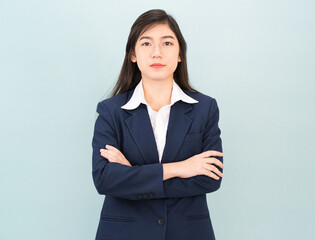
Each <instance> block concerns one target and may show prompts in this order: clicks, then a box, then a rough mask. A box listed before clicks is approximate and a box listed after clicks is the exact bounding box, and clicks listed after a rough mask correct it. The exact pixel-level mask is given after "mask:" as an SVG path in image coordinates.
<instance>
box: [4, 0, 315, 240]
mask: <svg viewBox="0 0 315 240" xmlns="http://www.w3.org/2000/svg"><path fill="white" fill-rule="evenodd" d="M314 6H315V4H314V1H312V0H309V1H306V0H304V1H302V0H300V1H298V0H296V1H293V0H286V1H284V0H282V1H281V0H272V1H271V0H265V1H262V0H256V1H253V0H241V1H232V0H226V1H205V0H204V1H179V0H178V1H161V0H160V1H100V0H89V1H87V0H76V1H73V0H71V1H70V0H62V1H61V0H46V1H43V0H11V1H9V0H2V1H1V2H0V35H1V37H0V78H1V82H0V106H1V120H0V121H1V125H0V131H1V132H0V160H1V166H0V184H1V186H0V187H1V197H0V201H1V205H0V239H1V240H2V239H3V240H20V239H24V240H43V239H45V240H56V239H57V240H72V239H73V240H74V239H76V240H78V239H82V240H87V239H94V237H95V232H96V229H97V224H98V218H99V214H100V210H101V205H102V201H103V196H100V195H98V194H97V192H96V190H95V188H94V185H93V181H92V175H91V156H92V147H91V140H92V134H93V127H94V121H95V117H96V105H97V102H98V101H100V100H101V99H102V98H104V96H105V95H106V94H107V93H108V92H109V91H110V90H111V89H112V87H113V86H114V83H115V81H116V80H117V77H118V74H119V71H120V68H121V65H122V62H123V58H124V51H125V44H126V41H127V37H128V34H129V30H130V27H131V25H132V23H133V22H134V21H135V20H136V18H137V17H138V16H139V15H140V14H141V13H143V12H145V11H147V10H149V9H153V8H162V9H164V10H166V11H167V12H168V13H169V14H171V15H172V16H173V17H174V18H175V19H176V20H177V22H178V24H179V26H180V28H181V30H182V33H183V35H184V37H185V38H186V41H187V44H188V53H187V55H188V66H189V75H190V81H191V83H192V85H193V87H195V88H197V89H198V90H200V91H201V92H203V93H205V94H207V95H210V96H212V97H214V98H216V99H217V101H218V105H219V108H220V124H219V126H220V128H221V131H222V140H223V150H224V154H225V158H224V161H225V166H226V168H225V170H224V174H225V176H224V178H223V182H222V188H221V189H220V190H219V191H217V192H214V193H211V194H208V195H207V197H208V204H209V209H210V215H211V218H212V222H213V226H214V230H215V234H216V237H217V239H218V240H232V239H233V240H236V239H241V240H266V239H274V240H282V239H285V240H293V239H294V240H296V239H298V240H300V239H303V240H311V239H315V234H314V233H313V231H314V225H315V217H314V216H315V211H314V202H315V194H314V188H315V187H314V185H315V178H314V166H315V163H314V162H315V159H314V154H312V152H313V151H314V140H315V131H314V122H315V114H314V106H315V84H314V80H315V79H314V76H315V74H314V73H315V72H314V66H315V64H314V63H315V61H314V54H315V52H314V50H315V48H314V42H315V39H314V36H315V35H314V29H315V26H314V25H315V21H314V20H315V19H314Z"/></svg>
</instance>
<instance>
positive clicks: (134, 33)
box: [110, 9, 198, 97]
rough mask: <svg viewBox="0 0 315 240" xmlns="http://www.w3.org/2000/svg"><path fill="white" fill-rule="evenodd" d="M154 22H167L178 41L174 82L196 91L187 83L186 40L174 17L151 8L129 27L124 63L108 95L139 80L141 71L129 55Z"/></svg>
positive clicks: (128, 88) (114, 93)
mask: <svg viewBox="0 0 315 240" xmlns="http://www.w3.org/2000/svg"><path fill="white" fill-rule="evenodd" d="M156 24H168V26H169V27H170V29H171V30H172V31H173V32H174V33H175V35H176V37H177V39H178V42H179V56H180V58H181V62H178V65H177V68H176V70H175V72H174V75H173V78H174V80H175V82H176V83H177V84H178V85H179V86H180V87H181V88H182V89H185V90H191V91H194V92H198V91H197V90H195V89H194V88H192V87H191V86H190V84H189V79H188V70H187V61H186V50H187V46H186V41H185V39H184V37H183V35H182V33H181V31H180V29H179V26H178V24H177V23H176V21H175V19H174V18H173V17H172V16H171V15H169V14H167V13H166V12H165V11H164V10H161V9H152V10H149V11H147V12H145V13H143V14H141V15H140V16H139V17H138V18H137V19H136V21H135V22H134V24H133V25H132V27H131V30H130V33H129V36H128V41H127V44H126V55H125V59H124V63H123V65H122V68H121V70H120V74H119V77H118V80H117V82H116V85H115V86H114V89H113V90H112V92H111V93H110V96H111V97H112V96H115V95H117V94H120V93H124V92H127V91H129V90H131V89H133V88H135V87H136V85H137V84H138V83H139V82H140V80H141V72H140V70H139V68H138V66H137V63H134V62H132V61H131V55H132V54H133V53H134V51H135V45H136V42H137V40H138V37H139V36H140V35H141V34H142V33H144V32H145V31H146V30H148V29H149V28H150V27H151V26H154V25H156Z"/></svg>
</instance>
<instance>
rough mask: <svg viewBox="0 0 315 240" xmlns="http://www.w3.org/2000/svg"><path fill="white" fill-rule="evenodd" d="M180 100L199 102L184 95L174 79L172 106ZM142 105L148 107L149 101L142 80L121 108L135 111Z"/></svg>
mask: <svg viewBox="0 0 315 240" xmlns="http://www.w3.org/2000/svg"><path fill="white" fill-rule="evenodd" d="M179 100H182V101H184V102H186V103H198V101H197V100H195V99H194V98H192V97H190V96H188V95H187V94H186V93H184V92H183V90H182V89H181V88H180V87H179V86H178V85H177V83H176V82H175V81H174V79H173V88H172V95H171V104H170V105H173V104H174V103H175V102H177V101H179ZM140 103H143V104H145V105H148V103H147V101H146V100H145V98H144V92H143V85H142V79H141V80H140V82H139V83H138V85H137V86H136V87H135V90H134V92H133V94H132V97H131V98H130V100H129V101H128V102H127V103H126V104H125V105H123V106H121V108H123V109H128V110H131V109H135V108H137V107H138V106H139V105H140Z"/></svg>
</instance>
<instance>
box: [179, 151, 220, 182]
mask: <svg viewBox="0 0 315 240" xmlns="http://www.w3.org/2000/svg"><path fill="white" fill-rule="evenodd" d="M212 156H219V157H222V156H223V153H221V152H218V151H214V150H209V151H205V152H203V153H200V154H197V155H194V156H192V157H190V158H188V159H186V160H184V161H181V162H179V163H180V173H179V177H181V178H189V177H194V176H197V175H206V176H208V177H211V178H213V179H216V180H219V179H220V178H219V177H218V176H217V175H219V176H220V177H223V173H221V172H220V171H219V170H218V169H217V168H216V167H215V166H214V164H215V165H217V166H219V167H220V168H222V169H223V168H224V165H223V163H222V162H221V161H220V160H218V159H216V158H213V157H212ZM214 173H216V174H217V175H216V174H214Z"/></svg>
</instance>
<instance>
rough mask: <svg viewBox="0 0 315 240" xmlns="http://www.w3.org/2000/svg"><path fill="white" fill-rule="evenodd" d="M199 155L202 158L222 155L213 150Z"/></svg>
mask: <svg viewBox="0 0 315 240" xmlns="http://www.w3.org/2000/svg"><path fill="white" fill-rule="evenodd" d="M201 155H202V156H203V157H211V156H218V157H222V156H223V153H222V152H219V151H215V150H208V151H205V152H203V153H201Z"/></svg>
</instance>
